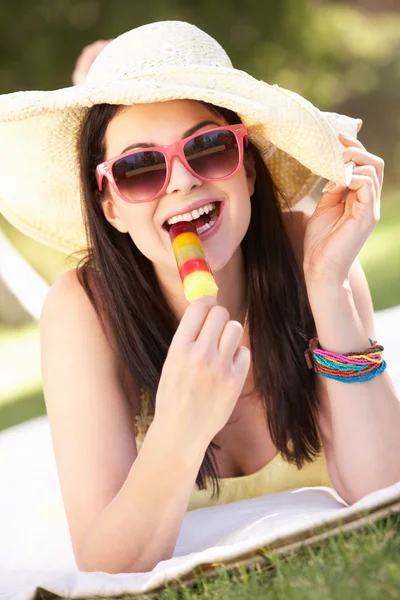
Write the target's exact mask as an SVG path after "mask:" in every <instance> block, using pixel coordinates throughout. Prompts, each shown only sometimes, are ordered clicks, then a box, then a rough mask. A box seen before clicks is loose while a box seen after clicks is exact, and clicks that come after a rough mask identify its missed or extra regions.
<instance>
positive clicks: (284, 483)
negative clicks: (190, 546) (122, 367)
mask: <svg viewBox="0 0 400 600" xmlns="http://www.w3.org/2000/svg"><path fill="white" fill-rule="evenodd" d="M140 392H141V393H140V397H141V401H142V404H141V406H142V408H141V414H140V415H138V416H137V417H136V419H135V438H136V445H137V449H138V452H139V451H140V447H141V445H142V443H143V440H144V437H145V435H146V432H147V430H148V428H149V426H150V424H151V422H152V420H153V415H151V414H150V411H149V407H150V398H149V392H148V391H147V389H146V388H145V386H142V387H141V388H140ZM219 484H220V496H219V498H218V499H217V498H213V499H212V498H211V495H212V491H213V488H212V482H211V479H210V481H209V483H208V485H207V489H206V490H199V489H198V487H197V485H195V486H194V488H193V491H192V494H191V497H190V501H189V505H188V508H187V510H188V511H190V510H194V509H196V508H203V507H205V506H216V505H218V504H228V503H229V502H235V501H236V500H244V499H245V498H254V497H255V496H265V495H267V494H276V493H278V492H284V491H286V490H291V489H294V488H299V487H314V486H320V485H323V486H328V487H333V486H332V483H331V480H330V477H329V474H328V469H327V465H326V460H325V454H324V452H323V451H322V452H321V454H320V455H319V456H318V457H317V458H316V459H315V460H314V461H313V462H312V463H306V464H305V465H304V466H303V467H302V468H301V469H298V468H297V467H296V465H293V464H289V463H288V462H287V461H286V460H285V459H284V458H283V456H282V455H281V454H277V455H276V456H275V458H274V459H273V460H271V461H270V462H269V463H268V464H267V465H265V467H263V468H262V469H260V470H259V471H256V472H255V473H252V474H251V475H244V476H242V477H223V478H220V479H219Z"/></svg>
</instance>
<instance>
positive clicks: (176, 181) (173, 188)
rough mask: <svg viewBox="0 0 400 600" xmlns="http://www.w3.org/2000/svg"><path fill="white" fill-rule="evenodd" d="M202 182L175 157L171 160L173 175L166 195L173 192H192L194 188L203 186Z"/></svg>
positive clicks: (171, 174)
mask: <svg viewBox="0 0 400 600" xmlns="http://www.w3.org/2000/svg"><path fill="white" fill-rule="evenodd" d="M202 183H203V182H202V180H201V179H198V178H197V177H195V176H194V175H192V173H191V172H190V171H188V169H187V168H186V167H185V165H184V164H183V162H182V161H181V159H180V158H179V157H178V156H174V157H173V158H172V160H171V173H170V179H169V182H168V185H167V189H166V193H167V194H172V193H173V192H183V193H187V192H190V191H191V190H192V189H193V188H196V187H199V186H201V185H202Z"/></svg>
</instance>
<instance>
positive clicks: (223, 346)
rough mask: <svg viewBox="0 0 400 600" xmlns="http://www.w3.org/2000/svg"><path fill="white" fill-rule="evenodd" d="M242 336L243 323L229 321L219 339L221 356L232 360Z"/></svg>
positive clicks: (229, 360)
mask: <svg viewBox="0 0 400 600" xmlns="http://www.w3.org/2000/svg"><path fill="white" fill-rule="evenodd" d="M242 337H243V327H242V325H241V323H239V321H228V322H227V323H226V325H225V327H224V329H223V331H222V334H221V337H220V340H219V345H218V352H219V354H220V356H222V358H224V359H225V360H227V361H228V362H232V361H233V357H234V355H235V353H236V351H237V349H238V346H239V345H240V343H241V341H242Z"/></svg>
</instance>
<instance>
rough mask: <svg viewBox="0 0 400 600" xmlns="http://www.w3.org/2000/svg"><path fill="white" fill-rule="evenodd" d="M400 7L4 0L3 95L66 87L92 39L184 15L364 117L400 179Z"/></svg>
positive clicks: (302, 1) (392, 175)
mask: <svg viewBox="0 0 400 600" xmlns="http://www.w3.org/2000/svg"><path fill="white" fill-rule="evenodd" d="M356 6H357V7H358V8H356ZM361 9H362V10H361ZM367 9H368V10H370V11H371V10H374V11H378V9H379V12H375V13H374V14H373V15H372V14H371V13H368V12H367ZM398 9H399V6H398V0H392V1H390V0H383V1H380V2H379V3H378V1H376V0H375V1H374V0H358V2H354V1H353V2H351V3H350V2H345V1H340V0H336V1H333V0H332V1H327V0H280V2H265V1H263V0H218V2H215V1H214V0H203V2H201V3H199V2H194V1H193V0H191V1H188V0H153V2H151V3H143V2H137V1H136V2H135V1H132V0H114V1H113V2H109V0H20V2H19V4H18V18H16V12H15V6H14V5H13V4H12V3H10V2H3V3H1V4H0V24H1V25H0V93H7V92H12V91H16V90H26V89H44V90H45V89H57V88H61V87H69V86H70V85H71V73H72V70H73V67H74V64H75V61H76V59H77V57H78V56H79V54H80V51H81V49H82V48H83V47H84V46H85V45H87V44H89V43H90V42H92V41H94V40H97V39H109V38H113V37H115V36H117V35H119V34H120V33H123V32H125V31H127V30H128V29H130V28H133V27H136V26H140V25H143V24H145V23H148V22H151V21H158V20H165V19H166V20H168V19H182V20H187V21H189V22H192V23H194V24H195V25H197V26H199V27H200V28H202V29H204V30H205V31H207V32H208V33H210V34H211V35H212V36H214V37H215V38H216V39H217V40H218V41H220V43H221V44H222V46H223V47H224V48H225V49H226V51H227V52H228V54H229V56H230V57H231V58H232V61H233V63H234V65H235V66H236V67H237V68H240V69H245V70H246V71H249V72H250V73H251V74H253V75H254V76H255V77H258V78H260V79H264V80H265V81H267V82H270V83H278V84H279V85H281V86H282V87H287V88H289V89H292V90H294V91H296V92H298V93H300V94H302V95H304V96H305V97H307V98H308V99H309V100H310V101H311V102H314V103H315V104H316V105H317V106H318V107H319V108H321V109H322V110H333V111H341V110H344V109H345V110H346V111H347V112H349V111H350V113H349V114H352V115H354V116H360V117H361V118H363V119H364V121H365V125H364V128H363V130H362V133H361V137H362V138H363V139H364V140H365V141H366V143H367V142H368V144H369V145H370V147H371V150H372V151H373V152H375V153H376V154H379V153H380V154H381V155H382V156H383V158H384V159H385V162H386V180H387V181H388V180H392V181H393V182H395V183H400V174H399V170H398V168H397V164H398V159H399V157H400V145H399V142H398V140H399V139H400V123H399V119H398V116H397V106H398V105H399V90H400V14H398ZM388 10H390V11H392V12H387V11H388ZM395 11H397V12H395ZM383 113H384V114H383ZM381 119H382V120H383V121H384V124H383V130H382V128H381V127H380V123H381ZM377 123H378V125H377ZM376 130H378V133H379V134H380V135H379V138H377V137H376V134H377V131H376ZM382 133H384V135H382Z"/></svg>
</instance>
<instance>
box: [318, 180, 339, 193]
mask: <svg viewBox="0 0 400 600" xmlns="http://www.w3.org/2000/svg"><path fill="white" fill-rule="evenodd" d="M335 187H337V184H336V183H335V182H334V181H329V182H328V183H327V184H326V185H325V187H324V188H323V190H322V193H323V194H325V192H331V191H332V190H334V189H335Z"/></svg>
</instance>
